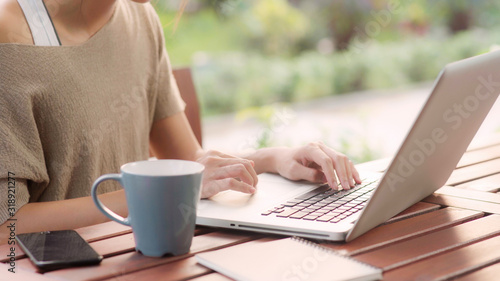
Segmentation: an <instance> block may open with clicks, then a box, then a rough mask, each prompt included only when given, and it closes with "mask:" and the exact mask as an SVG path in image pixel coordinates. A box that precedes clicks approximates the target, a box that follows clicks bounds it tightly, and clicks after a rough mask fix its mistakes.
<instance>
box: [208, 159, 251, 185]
mask: <svg viewBox="0 0 500 281" xmlns="http://www.w3.org/2000/svg"><path fill="white" fill-rule="evenodd" d="M237 164H242V165H244V166H245V168H246V169H247V171H248V172H249V173H250V175H251V176H252V179H253V185H254V186H255V185H257V182H258V181H259V178H258V176H257V172H256V171H255V168H254V165H255V164H254V162H253V161H251V160H247V159H243V158H228V159H220V160H219V161H217V163H215V165H216V167H224V166H231V165H237Z"/></svg>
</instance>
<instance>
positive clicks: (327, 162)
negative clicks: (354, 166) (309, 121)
mask: <svg viewBox="0 0 500 281" xmlns="http://www.w3.org/2000/svg"><path fill="white" fill-rule="evenodd" d="M306 157H307V156H306ZM307 158H308V159H309V160H311V161H314V162H315V163H316V164H318V165H319V166H321V169H322V170H323V173H324V174H325V176H326V179H327V181H328V184H329V185H330V187H332V188H334V189H338V183H337V177H336V175H335V170H334V163H333V160H332V158H330V156H328V155H327V154H326V153H325V152H324V151H323V150H321V149H320V148H319V147H317V146H315V147H312V148H311V149H310V150H309V157H307Z"/></svg>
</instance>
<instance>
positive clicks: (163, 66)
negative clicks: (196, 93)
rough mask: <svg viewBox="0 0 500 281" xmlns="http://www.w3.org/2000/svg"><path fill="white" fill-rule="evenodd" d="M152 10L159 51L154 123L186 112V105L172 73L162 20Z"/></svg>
mask: <svg viewBox="0 0 500 281" xmlns="http://www.w3.org/2000/svg"><path fill="white" fill-rule="evenodd" d="M151 9H152V10H153V11H152V13H154V15H153V17H154V25H155V27H154V28H155V33H156V34H155V37H156V42H157V50H158V65H157V73H156V74H157V76H156V77H157V78H156V81H155V82H156V85H155V89H156V104H155V109H154V115H153V121H156V120H160V119H163V118H166V117H169V116H171V115H174V114H176V113H179V112H181V111H184V108H185V107H186V104H185V103H184V101H183V100H182V97H181V95H180V93H179V88H178V87H177V82H176V81H175V77H174V75H173V73H172V65H171V64H170V59H169V57H168V53H167V50H166V48H165V37H164V35H163V29H162V27H161V23H160V20H159V18H158V15H157V14H156V12H154V9H153V8H151Z"/></svg>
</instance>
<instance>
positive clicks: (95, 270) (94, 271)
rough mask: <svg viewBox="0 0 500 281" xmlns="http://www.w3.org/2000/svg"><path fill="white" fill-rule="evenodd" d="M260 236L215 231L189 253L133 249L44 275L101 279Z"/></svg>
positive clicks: (196, 240) (197, 239) (197, 241)
mask: <svg viewBox="0 0 500 281" xmlns="http://www.w3.org/2000/svg"><path fill="white" fill-rule="evenodd" d="M260 237H262V235H261V234H253V233H244V232H229V231H227V232H226V231H224V232H212V233H208V234H205V235H199V236H196V237H194V239H193V245H192V246H191V252H189V253H188V254H186V255H182V256H171V257H164V258H153V257H146V256H143V255H141V254H139V253H137V252H135V251H134V252H130V253H126V254H122V255H117V256H113V257H109V258H106V259H104V260H103V261H102V263H101V264H100V265H99V266H88V267H81V268H72V269H63V270H57V271H52V272H47V273H45V275H47V276H51V277H57V278H60V279H63V280H82V279H85V280H102V279H106V278H112V277H114V276H121V275H124V274H127V273H131V272H134V271H138V270H144V269H146V268H150V267H153V266H158V265H160V264H166V263H170V262H174V261H178V260H182V259H185V258H188V257H191V256H193V255H194V254H196V253H199V252H202V251H206V250H213V249H219V248H223V247H227V246H231V245H235V244H240V243H244V242H247V241H250V240H255V239H258V238H260Z"/></svg>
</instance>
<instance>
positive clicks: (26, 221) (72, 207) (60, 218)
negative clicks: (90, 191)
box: [0, 190, 128, 245]
mask: <svg viewBox="0 0 500 281" xmlns="http://www.w3.org/2000/svg"><path fill="white" fill-rule="evenodd" d="M99 199H100V200H101V201H102V203H103V204H104V205H106V206H107V207H108V208H110V209H111V210H113V211H114V212H116V213H117V214H119V215H121V216H123V217H126V216H127V214H128V211H127V204H125V192H124V191H123V190H118V191H114V192H110V193H106V194H102V195H99ZM12 218H13V219H17V220H16V233H17V234H19V233H27V232H38V231H46V230H63V229H75V228H79V227H84V226H88V225H93V224H98V223H102V222H106V221H109V219H108V218H107V217H105V216H104V215H103V214H102V213H101V212H100V211H99V210H98V209H97V208H96V207H95V205H94V202H93V201H92V198H91V197H90V196H88V197H81V198H75V199H67V200H60V201H51V202H36V203H28V204H26V205H24V206H23V207H21V208H20V209H19V210H18V211H17V213H16V214H15V216H13V217H12ZM10 222H11V221H7V222H5V223H4V224H2V225H0V245H1V244H4V243H6V242H7V239H8V238H9V234H10V230H9V229H8V228H7V226H8V225H9V223H10Z"/></svg>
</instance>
